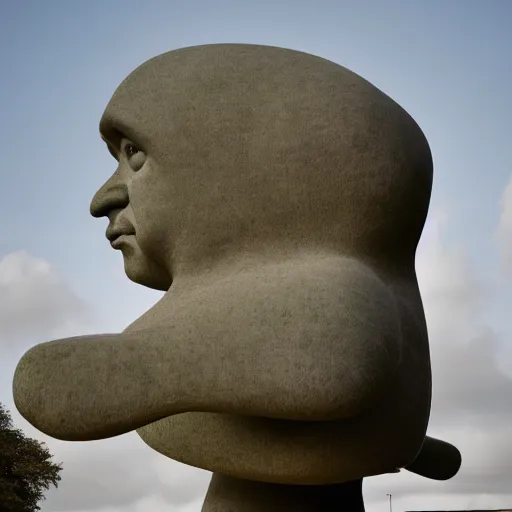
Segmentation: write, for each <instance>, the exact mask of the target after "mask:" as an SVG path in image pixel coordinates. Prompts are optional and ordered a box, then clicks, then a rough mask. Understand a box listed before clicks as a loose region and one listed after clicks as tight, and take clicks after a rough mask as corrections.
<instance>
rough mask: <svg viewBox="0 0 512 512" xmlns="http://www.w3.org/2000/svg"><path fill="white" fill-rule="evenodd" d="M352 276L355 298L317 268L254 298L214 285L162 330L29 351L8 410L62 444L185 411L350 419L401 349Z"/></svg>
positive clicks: (388, 320)
mask: <svg viewBox="0 0 512 512" xmlns="http://www.w3.org/2000/svg"><path fill="white" fill-rule="evenodd" d="M274 270H275V269H274ZM358 270H360V269H359V267H357V268H351V272H350V273H348V274H347V273H345V278H347V276H348V277H349V278H350V279H349V280H351V279H356V278H357V279H358V280H359V283H360V284H359V286H358V288H357V289H356V290H354V289H353V286H352V284H353V283H350V282H348V281H347V282H345V283H343V282H339V283H336V282H334V283H333V277H334V276H335V275H336V272H334V273H333V275H328V274H329V272H324V275H322V274H321V272H319V269H316V273H315V279H314V280H312V279H310V278H308V281H309V282H308V283H305V282H302V283H301V276H300V273H299V274H298V275H295V276H294V279H293V280H292V281H287V280H286V279H284V280H283V279H282V277H283V276H282V275H281V279H280V280H279V279H277V277H278V276H277V274H279V272H277V274H276V275H267V276H266V279H264V280H261V279H260V280H258V281H259V283H260V284H259V286H260V289H259V290H258V289H257V283H256V281H254V280H253V282H252V286H249V287H248V288H247V287H243V286H241V285H242V284H244V283H231V284H230V285H227V284H225V285H224V286H223V288H222V290H223V291H222V292H221V291H218V293H217V297H216V301H215V304H212V303H211V302H210V303H209V304H207V307H206V303H205V302H204V300H203V297H201V296H196V297H194V298H192V299H191V300H190V301H189V302H187V303H184V304H183V306H182V307H180V308H176V311H175V312H174V322H173V325H166V326H165V327H158V328H152V329H146V330H140V331H133V332H125V333H123V334H118V335H100V336H85V337H79V338H70V339H66V340H59V341H54V342H49V343H44V344H41V345H38V346H36V347H34V348H33V349H31V350H30V351H29V352H28V353H27V354H26V355H25V356H24V357H23V358H22V360H21V361H20V363H19V365H18V368H17V371H16V375H15V380H14V395H15V400H16V405H17V407H18V409H19V410H20V412H21V413H22V414H23V415H24V416H25V417H26V418H27V419H28V420H29V421H30V422H31V423H33V424H34V425H35V426H36V427H37V428H39V429H40V430H42V431H43V432H46V433H47V434H50V435H52V436H54V437H57V438H61V439H68V440H85V439H98V438H105V437H111V436H115V435H118V434H121V433H124V432H127V431H130V430H134V429H136V428H139V427H142V426H144V425H146V424H148V423H152V422H154V421H157V420H159V419H161V418H163V417H166V416H170V415H173V414H178V413H181V412H187V411H203V412H223V413H230V414H238V415H251V416H265V417H272V418H282V419H290V420H305V421H322V420H332V419H338V418H343V417H350V416H352V415H354V414H357V413H359V412H361V410H363V409H364V408H367V407H369V406H371V404H372V403H373V402H374V401H375V400H376V399H377V398H378V396H379V394H380V393H382V392H383V391H385V386H384V384H385V383H386V382H388V381H389V379H390V377H392V374H393V372H394V371H395V369H396V365H397V361H398V359H399V346H400V332H399V323H398V319H397V316H396V313H395V310H394V301H393V297H392V296H391V294H390V293H389V291H388V290H387V288H386V287H384V285H382V283H380V282H379V281H378V280H377V279H376V278H375V277H374V276H373V275H368V276H366V281H365V278H364V275H360V272H359V274H358V272H357V271H358ZM274 273H275V272H274ZM350 276H351V277H350ZM341 277H343V273H342V274H341ZM338 279H341V278H340V275H339V272H338ZM341 280H343V279H341ZM345 280H347V279H345ZM245 284H246V285H247V284H249V283H245ZM333 284H334V286H333ZM287 285H288V286H293V287H294V288H295V290H292V291H293V293H290V292H291V290H286V286H287ZM297 285H299V286H297ZM343 285H345V290H344V286H343ZM261 288H264V289H261ZM240 290H245V291H244V292H241V291H240ZM247 290H250V291H249V292H247ZM251 291H252V294H251ZM237 293H238V294H241V293H244V294H245V296H243V297H242V296H237ZM226 301H231V302H232V305H231V306H229V305H227V304H226ZM361 301H364V303H365V308H364V309H363V308H362V307H361V308H359V304H361V303H362V302H361ZM203 308H204V309H203ZM317 308H321V309H320V310H318V309H317ZM217 309H218V311H217ZM191 311H194V312H195V314H194V315H190V312H191ZM221 311H222V312H223V314H221ZM319 311H321V315H319V314H318V313H319ZM368 313H370V315H369V316H368ZM240 315H244V322H240V321H239V316H240ZM318 318H321V319H322V320H321V321H318V320H317V319H318ZM382 333H385V335H386V337H384V335H383V334H382Z"/></svg>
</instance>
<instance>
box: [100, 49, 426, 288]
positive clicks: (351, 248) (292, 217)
mask: <svg viewBox="0 0 512 512" xmlns="http://www.w3.org/2000/svg"><path fill="white" fill-rule="evenodd" d="M100 130H101V134H102V137H103V139H104V140H105V141H106V143H107V145H108V147H109V149H110V151H111V153H112V154H113V155H114V156H115V158H116V159H118V161H119V166H118V168H117V170H116V171H115V173H114V174H113V175H112V177H111V178H110V179H109V180H108V181H107V182H106V183H105V185H103V187H102V188H101V189H100V190H99V191H98V192H97V194H96V195H95V197H94V199H93V201H92V204H91V213H92V214H93V215H94V216H97V217H99V216H104V215H105V216H108V217H109V220H110V226H109V230H108V231H107V236H109V238H111V239H112V240H113V242H112V243H113V246H114V247H115V248H117V249H120V250H121V251H122V253H123V256H124V262H125V270H126V273H127V275H128V277H129V278H130V279H132V280H133V281H135V282H138V283H140V284H143V285H145V286H149V287H151V288H156V289H160V290H167V289H168V288H169V287H170V285H171V283H172V282H173V280H176V279H179V278H185V277H187V276H191V275H194V274H200V273H202V272H204V271H211V270H212V269H220V268H221V267H223V266H224V267H227V266H231V265H233V264H234V262H236V261H238V260H240V259H243V258H273V257H274V258H275V257H284V258H285V257H287V256H288V255H290V254H293V253H294V252H297V251H303V250H311V249H313V250H314V249H317V248H318V249H321V250H323V251H326V250H327V251H332V252H335V253H338V254H343V255H347V256H351V255H354V256H357V257H358V258H361V259H366V260H369V261H372V262H375V261H376V260H378V263H379V266H380V267H381V268H383V269H389V270H395V269H401V270H400V272H406V273H410V272H413V268H414V254H415V250H416V246H417V243H418V240H419V238H420V234H421V231H422V228H423V225H424V222H425V218H426V214H427V209H428V204H429V199H430V191H431V184H432V160H431V154H430V150H429V146H428V143H427V141H426V139H425V137H424V135H423V133H422V132H421V130H420V128H419V127H418V125H417V124H416V123H415V122H414V120H413V119H412V118H411V117H410V116H409V115H408V114H407V113H406V112H405V111H404V110H403V109H402V108H401V107H400V106H399V105H398V104H397V103H395V102H394V101H393V100H392V99H391V98H389V97H388V96H386V95H385V94H384V93H382V92H381V91H380V90H379V89H377V88H376V87H374V86H373V85H371V84H370V83H369V82H367V81H366V80H364V79H363V78H361V77H359V76H358V75H356V74H355V73H352V72H351V71H349V70H347V69H345V68H343V67H342V66H339V65H337V64H334V63H333V62H330V61H328V60H325V59H322V58H319V57H315V56H312V55H308V54H305V53H301V52H297V51H292V50H285V49H280V48H273V47H267V46H255V45H231V44H219V45H208V46H198V47H191V48H184V49H180V50H176V51H172V52H168V53H165V54H163V55H160V56H158V57H156V58H153V59H151V60H149V61H148V62H146V63H144V64H143V65H142V66H140V67H139V68H138V69H136V70H135V71H134V72H133V73H132V74H131V75H129V76H128V78H126V80H124V82H123V83H122V84H121V85H120V86H119V88H118V89H117V91H116V92H115V94H114V96H113V98H112V99H111V101H110V103H109V104H108V106H107V108H106V110H105V112H104V114H103V117H102V119H101V124H100ZM118 235H122V236H119V237H118Z"/></svg>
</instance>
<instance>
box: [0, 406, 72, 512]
mask: <svg viewBox="0 0 512 512" xmlns="http://www.w3.org/2000/svg"><path fill="white" fill-rule="evenodd" d="M51 458H52V456H51V454H50V451H49V450H48V448H47V447H46V445H45V444H44V443H40V442H38V441H36V440H35V439H30V438H27V437H25V435H24V434H23V432H22V431H21V430H19V429H16V428H14V426H13V423H12V420H11V416H10V414H9V412H8V411H7V410H6V409H5V407H4V406H3V405H2V404H1V403H0V510H1V511H2V512H34V511H36V510H41V508H40V507H39V506H38V503H39V502H40V501H41V500H43V499H44V495H43V492H44V491H47V490H49V489H50V486H51V485H54V486H55V487H57V485H58V482H59V481H60V479H61V477H60V475H59V472H60V471H61V470H62V464H54V463H53V462H52V460H51Z"/></svg>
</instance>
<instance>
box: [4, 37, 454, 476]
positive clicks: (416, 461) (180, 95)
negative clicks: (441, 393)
mask: <svg viewBox="0 0 512 512" xmlns="http://www.w3.org/2000/svg"><path fill="white" fill-rule="evenodd" d="M205 84H207V86H206V85H205ZM191 98H193V101H192V100H191ZM116 126H117V128H115V127H116ZM128 127H129V128H130V129H131V133H127V131H125V130H126V129H128ZM121 128H122V129H121ZM101 133H102V138H103V139H104V140H105V142H106V143H107V146H108V148H109V151H110V152H111V153H112V154H113V156H114V157H115V158H116V159H117V160H118V161H119V162H120V165H119V167H118V169H117V171H116V172H115V173H114V175H113V176H112V178H111V179H110V180H109V181H107V183H106V184H105V185H104V186H103V187H102V189H100V191H99V192H98V193H97V195H96V196H95V198H94V199H93V202H92V204H91V213H93V215H94V216H105V215H109V220H110V221H112V218H114V217H115V215H121V214H122V213H123V212H125V213H126V212H127V211H128V210H130V212H132V213H130V215H132V214H133V219H134V221H133V226H134V227H135V231H136V236H134V237H133V239H117V240H116V242H115V243H116V245H117V246H118V247H119V248H120V249H121V250H123V251H124V253H123V255H124V259H125V269H126V272H127V275H128V276H129V277H130V279H132V280H134V281H135V282H138V283H140V284H143V285H145V286H149V287H151V288H155V289H160V290H164V291H166V293H165V295H164V297H163V298H162V300H160V301H159V302H158V303H157V304H156V305H155V306H154V307H153V308H151V309H150V310H149V311H148V312H146V313H145V314H144V315H142V316H141V317H140V318H139V319H137V320H136V321H135V322H133V324H131V325H130V326H129V327H128V328H127V329H126V330H125V331H124V332H123V333H121V334H105V335H97V336H81V337H77V338H70V339H64V340H58V341H52V342H48V343H43V344H40V345H37V346H36V347H34V348H32V349H31V350H29V351H28V352H27V353H26V354H25V355H24V357H23V358H22V359H21V361H20V363H19V364H18V367H17V369H16V374H15V378H14V397H15V402H16V406H17V407H18V409H19V410H20V412H21V414H22V415H23V416H24V417H25V418H26V419H27V420H28V421H30V422H31V423H32V424H33V425H35V426H36V427H37V428H39V429H40V430H42V431H43V432H45V433H47V434H49V435H51V436H53V437H57V438H59V439H66V440H93V439H102V438H107V437H112V436H115V435H119V434H122V433H125V432H129V431H131V430H134V429H139V434H140V435H141V437H142V438H143V439H144V440H145V441H146V442H147V443H148V444H150V445H151V446H152V447H154V448H155V449H157V450H158V451H160V452H162V453H164V454H165V455H167V456H169V457H171V458H175V459H176V460H181V461H183V462H185V463H189V464H193V465H196V466H197V467H203V468H204V469H209V470H211V471H215V472H217V473H220V474H226V475H232V476H235V477H237V478H242V479H247V480H261V481H265V482H276V483H286V484H296V483H301V484H319V483H323V484H326V483H338V482H346V481H348V480H356V479H360V478H363V477H364V476H369V475H373V474H380V473H386V472H394V471H396V469H397V468H402V467H405V468H408V469H410V470H411V471H414V472H416V473H418V474H421V475H424V476H427V477H429V478H438V479H444V478H450V477H451V476H453V474H455V473H456V472H457V471H458V468H459V466H460V454H459V452H458V451H457V450H456V448H454V447H452V446H451V445H448V444H447V443H443V442H441V441H438V440H435V439H432V438H430V437H426V435H425V434H426V428H427V423H428V417H429V410H430V396H431V375H430V356H429V348H428V336H427V330H426V325H425V319H424V313H423V307H422V304H421V297H420V294H419V291H418V284H417V280H416V275H415V270H414V254H415V250H416V246H417V243H418V240H419V237H420V234H421V230H422V228H423V224H424V221H425V217H426V214H427V210H428V204H429V200H430V189H431V182H432V160H431V155H430V150H429V147H428V144H427V142H426V140H425V138H424V136H423V134H422V132H421V130H420V129H419V127H418V126H417V125H416V123H415V122H414V121H413V120H412V119H411V118H410V116H408V115H407V114H406V113H405V112H404V111H403V110H402V109H401V108H400V107H399V106H398V105H397V104H396V103H394V102H393V100H391V99H390V98H388V97H387V96H385V95H384V94H383V93H382V92H381V91H379V90H378V89H376V88H375V87H373V86H372V85H371V84H369V83H368V82H366V81H365V80H363V79H362V78H360V77H358V76H357V75H355V74H353V73H351V72H350V71H348V70H346V69H344V68H342V67H341V66H338V65H336V64H333V63H331V62H328V61H325V60H323V59H319V58H317V57H313V56H310V55H306V54H302V53H299V52H292V51H289V50H282V49H278V48H270V47H259V46H251V45H212V46H206V47H199V48H190V49H184V50H179V51H176V52H170V53H168V54H165V55H162V56H160V57H157V58H155V59H152V60H151V61H149V62H148V63H145V64H143V65H142V66H141V67H140V68H138V69H137V70H136V71H135V72H134V73H133V74H132V75H130V76H129V77H128V78H127V79H126V80H125V81H124V82H123V83H122V84H121V86H120V87H119V88H118V90H117V91H116V93H115V94H114V96H113V98H112V100H111V101H110V103H109V105H108V106H107V109H106V111H105V114H104V117H103V119H102V123H101ZM123 136H125V137H128V138H129V139H130V140H133V142H134V143H135V144H137V143H140V147H141V148H142V149H143V150H144V152H145V154H146V156H147V162H145V164H144V165H143V166H142V167H141V168H140V169H137V170H134V169H133V168H131V167H130V165H129V162H126V161H125V159H124V156H123V155H122V151H121V139H122V138H123ZM128 205H129V208H128ZM112 212H114V213H112ZM123 214H124V213H123ZM126 215H128V213H126ZM111 217H112V218H111ZM115 220H116V221H117V217H115ZM114 224H115V223H114ZM116 248H117V247H116ZM263 255H264V256H263ZM164 264H165V265H164ZM164 266H165V268H164ZM221 267H222V272H220V271H219V269H220V268H221ZM171 275H172V276H173V277H174V278H175V283H174V284H173V283H172V278H171ZM171 284H172V286H171ZM56 362H58V368H59V371H55V368H56V364H57V363H56ZM238 418H240V420H239V419H238ZM283 420H286V421H283ZM230 421H231V422H232V423H229V422H230ZM287 422H289V423H287ZM205 425H208V426H209V427H205ZM227 425H230V427H229V428H232V429H233V430H232V431H230V430H229V428H228V426H227ZM245 425H248V426H247V427H245ZM330 428H331V429H332V430H329V429H330ZM201 429H204V430H201ZM286 429H288V430H286ZM285 430H286V432H288V434H289V435H284V434H285V433H286V432H285ZM230 432H231V434H230ZM232 432H236V435H233V433H232ZM291 432H297V434H296V435H291V434H290V433H291ZM340 433H341V434H340ZM191 436H195V437H196V438H199V439H202V440H203V443H204V444H205V445H207V446H208V449H205V448H204V446H202V445H198V442H197V440H195V441H194V439H191ZM296 439H299V440H301V441H300V442H299V441H297V442H296V443H297V444H296V445H294V444H293V442H295V440H296ZM269 440H271V441H269ZM308 443H309V444H308ZM304 446H307V448H303V447H304ZM326 447H328V448H329V450H330V452H332V453H335V454H336V456H335V459H332V460H330V461H329V463H328V464H323V462H322V464H318V461H319V460H320V461H323V460H324V459H325V457H324V455H322V454H325V453H326V452H325V449H326ZM323 450H324V451H323ZM241 454H242V455H243V456H242V455H241ZM433 454H434V455H433ZM241 459H243V460H241ZM269 460H272V461H273V462H272V464H269V463H268V461H269ZM261 461H266V462H265V463H264V464H262V463H261ZM244 464H245V466H244ZM242 466H243V467H242ZM295 468H303V469H300V470H299V469H295ZM311 468H315V469H314V470H313V469H311ZM294 471H295V472H294Z"/></svg>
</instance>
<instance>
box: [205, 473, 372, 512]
mask: <svg viewBox="0 0 512 512" xmlns="http://www.w3.org/2000/svg"><path fill="white" fill-rule="evenodd" d="M362 486H363V481H362V480H356V481H354V482H347V483H343V484H336V485H280V484H269V483H263V482H251V481H249V480H240V479H237V478H232V477H228V476H225V475H220V474H218V473H214V474H213V477H212V481H211V483H210V487H209V488H208V492H207V493H206V499H205V502H204V505H203V508H202V512H278V511H279V512H286V511H288V510H289V511H293V512H313V511H314V512H319V511H321V512H330V511H337V512H340V511H341V512H364V503H363V492H362Z"/></svg>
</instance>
